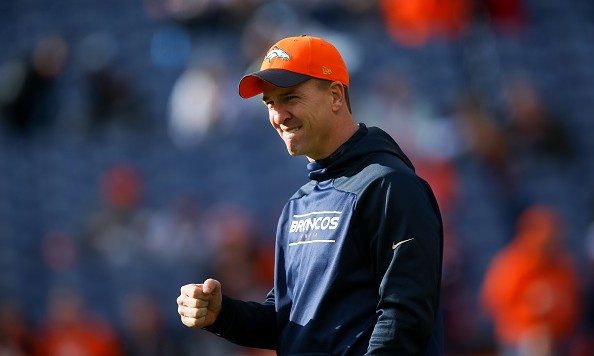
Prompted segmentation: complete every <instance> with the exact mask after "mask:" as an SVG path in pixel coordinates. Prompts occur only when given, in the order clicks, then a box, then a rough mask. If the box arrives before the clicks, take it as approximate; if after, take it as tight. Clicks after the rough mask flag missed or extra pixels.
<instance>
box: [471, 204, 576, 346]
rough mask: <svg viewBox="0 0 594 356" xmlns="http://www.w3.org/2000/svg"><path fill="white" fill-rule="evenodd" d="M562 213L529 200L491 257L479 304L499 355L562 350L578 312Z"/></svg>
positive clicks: (574, 272) (572, 266)
mask: <svg viewBox="0 0 594 356" xmlns="http://www.w3.org/2000/svg"><path fill="white" fill-rule="evenodd" d="M562 228H563V227H562V220H561V217H560V216H559V215H558V214H557V213H556V212H555V211H553V210H552V209H550V208H548V207H546V206H542V205H533V206H530V207H528V208H527V209H526V210H525V211H524V212H523V213H522V214H521V215H520V217H519V219H518V222H517V228H516V236H515V237H514V239H513V241H511V242H510V243H509V244H508V245H507V246H506V247H505V248H504V249H502V250H501V251H500V252H498V253H497V254H496V255H495V257H494V258H493V260H492V261H491V263H490V265H489V267H488V270H487V273H486V276H485V279H484V284H483V287H482V291H481V305H482V307H483V310H484V311H485V312H486V314H487V315H488V316H489V317H490V318H491V319H492V321H493V325H494V328H495V335H496V340H497V343H498V345H499V348H500V354H501V355H527V356H528V355H530V356H532V355H563V354H566V353H567V349H565V347H566V346H567V345H566V344H565V343H566V342H567V341H568V338H569V337H570V336H571V334H572V332H574V331H575V328H576V326H577V322H578V319H579V315H580V312H581V310H580V285H579V278H578V271H577V269H576V266H575V261H574V259H573V257H572V256H571V254H570V253H569V251H568V250H567V249H566V247H565V245H564V242H563V231H562Z"/></svg>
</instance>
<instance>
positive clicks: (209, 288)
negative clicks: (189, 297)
mask: <svg viewBox="0 0 594 356" xmlns="http://www.w3.org/2000/svg"><path fill="white" fill-rule="evenodd" d="M220 289H221V283H219V281H217V280H215V279H212V278H209V279H207V280H206V281H204V283H203V284H202V292H203V293H204V294H212V293H216V292H217V291H219V290H220Z"/></svg>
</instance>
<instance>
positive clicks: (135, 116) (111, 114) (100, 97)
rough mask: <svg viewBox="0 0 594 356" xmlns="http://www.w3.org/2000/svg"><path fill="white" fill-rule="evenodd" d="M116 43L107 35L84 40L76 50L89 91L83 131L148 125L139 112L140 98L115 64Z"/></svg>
mask: <svg viewBox="0 0 594 356" xmlns="http://www.w3.org/2000/svg"><path fill="white" fill-rule="evenodd" d="M116 43H117V40H116V39H115V38H113V37H112V36H111V35H108V34H107V33H93V34H91V35H89V36H87V37H85V38H84V39H83V40H82V42H81V45H80V48H79V55H78V57H79V63H80V66H81V68H82V69H83V70H84V79H85V85H86V89H87V90H88V98H87V102H88V104H87V105H88V107H87V108H86V110H87V113H86V114H87V116H88V122H86V123H85V124H87V127H86V129H88V130H89V131H96V130H99V129H103V128H106V127H110V126H121V127H127V128H134V129H142V128H143V127H145V126H146V125H147V124H148V120H146V114H145V113H141V110H142V107H143V105H142V104H141V103H142V98H140V97H139V96H138V93H137V92H136V91H135V90H134V87H133V84H132V82H131V81H129V80H127V79H126V78H125V76H124V74H123V73H122V72H119V70H118V67H117V64H116V61H115V59H116V55H117V53H118V48H117V45H116Z"/></svg>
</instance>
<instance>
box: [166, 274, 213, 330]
mask: <svg viewBox="0 0 594 356" xmlns="http://www.w3.org/2000/svg"><path fill="white" fill-rule="evenodd" d="M222 299H223V296H222V294H221V283H219V281H217V280H214V279H207V280H206V281H204V284H186V285H185V286H183V287H181V294H180V295H179V297H177V305H178V308H177V312H178V313H179V315H180V316H181V321H182V323H184V325H186V326H188V327H190V328H203V327H205V326H209V325H211V324H212V323H214V322H215V320H217V317H218V316H219V313H220V312H221V304H222Z"/></svg>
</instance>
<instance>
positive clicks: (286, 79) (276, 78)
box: [239, 69, 311, 99]
mask: <svg viewBox="0 0 594 356" xmlns="http://www.w3.org/2000/svg"><path fill="white" fill-rule="evenodd" d="M308 79H311V77H310V76H309V75H305V74H299V73H295V72H291V71H288V70H284V69H266V70H262V71H259V72H256V73H252V74H248V75H246V76H245V77H243V78H241V80H240V81H239V96H241V97H242V98H244V99H247V98H251V97H252V96H256V95H258V94H261V93H262V81H265V82H268V83H270V84H272V85H274V86H277V87H281V88H288V87H292V86H295V85H297V84H301V83H303V82H305V81H306V80H308Z"/></svg>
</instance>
